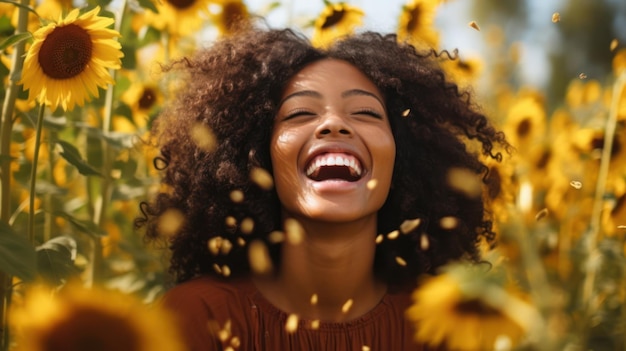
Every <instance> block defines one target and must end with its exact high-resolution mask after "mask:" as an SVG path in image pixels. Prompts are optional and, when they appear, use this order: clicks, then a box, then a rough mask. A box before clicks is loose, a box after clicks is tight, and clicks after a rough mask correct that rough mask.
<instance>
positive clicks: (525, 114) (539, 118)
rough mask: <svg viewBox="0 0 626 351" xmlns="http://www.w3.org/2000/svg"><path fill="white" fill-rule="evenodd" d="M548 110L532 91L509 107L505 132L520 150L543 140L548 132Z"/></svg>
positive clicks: (504, 127) (525, 151)
mask: <svg viewBox="0 0 626 351" xmlns="http://www.w3.org/2000/svg"><path fill="white" fill-rule="evenodd" d="M546 121H547V118H546V111H545V107H544V106H543V103H542V101H541V100H540V97H538V96H535V95H534V94H532V93H528V94H524V96H521V97H519V98H518V99H516V101H514V103H513V105H512V106H511V107H510V108H509V109H508V113H507V117H506V121H505V124H504V126H503V129H504V133H505V135H506V136H507V138H509V142H510V143H511V145H513V146H514V147H515V148H517V149H518V150H524V153H525V154H527V153H528V152H529V151H531V150H529V149H528V148H534V147H535V146H536V145H537V143H539V142H541V141H542V140H543V139H544V137H545V132H546V127H547V125H546Z"/></svg>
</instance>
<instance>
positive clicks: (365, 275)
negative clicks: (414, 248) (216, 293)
mask: <svg viewBox="0 0 626 351" xmlns="http://www.w3.org/2000/svg"><path fill="white" fill-rule="evenodd" d="M300 224H301V225H302V226H303V228H304V230H305V233H306V234H305V237H304V240H303V241H302V242H301V243H299V244H296V245H294V244H290V243H285V244H284V245H283V248H282V266H281V268H280V271H279V274H278V275H277V276H276V277H274V278H268V279H263V280H262V281H258V284H257V285H258V286H259V290H260V291H261V292H262V293H263V294H264V295H265V296H266V297H267V298H268V299H269V300H270V302H272V303H273V304H275V305H276V306H277V307H278V308H280V309H282V310H283V311H285V312H288V313H296V314H298V315H299V316H300V317H301V318H306V319H313V320H315V319H318V320H324V321H347V320H350V319H354V318H357V317H359V316H361V315H363V314H365V313H366V312H368V311H369V310H371V309H372V308H374V307H375V306H376V304H378V302H379V301H380V299H381V298H382V296H383V295H384V294H385V291H386V286H385V284H384V283H382V282H380V281H378V280H377V279H376V278H375V277H374V271H373V265H374V254H375V250H376V243H375V241H374V239H375V237H376V217H375V216H372V217H371V218H367V219H364V220H360V221H358V222H356V223H347V224H346V223H342V224H336V223H332V224H324V223H322V224H320V223H319V222H316V223H308V222H307V221H300ZM313 296H315V297H316V298H312V297H313ZM312 300H313V301H312ZM315 300H317V301H315Z"/></svg>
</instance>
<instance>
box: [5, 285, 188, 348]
mask: <svg viewBox="0 0 626 351" xmlns="http://www.w3.org/2000/svg"><path fill="white" fill-rule="evenodd" d="M103 301H106V303H103ZM10 317H11V318H10V321H11V323H12V324H13V327H14V328H15V330H16V334H17V335H16V336H17V340H16V341H17V345H18V347H17V351H20V350H28V351H54V350H64V351H79V350H90V349H92V348H93V347H94V346H95V345H98V350H119V351H153V350H164V351H182V350H183V346H182V343H181V341H180V340H181V339H180V335H179V333H178V332H177V328H176V326H175V324H174V322H173V317H172V316H171V315H170V314H169V313H168V312H167V311H165V310H163V309H160V308H157V306H152V307H149V306H146V305H144V304H143V303H142V302H141V301H139V300H138V299H136V298H135V297H134V296H132V295H126V294H122V293H119V292H114V291H109V290H104V289H97V288H94V289H86V288H82V287H80V286H78V285H71V284H70V285H68V286H66V287H64V288H63V289H62V290H61V291H60V292H58V294H57V293H53V292H51V290H49V289H46V288H45V287H43V286H35V287H32V288H30V289H27V290H26V291H25V298H24V301H23V303H22V304H21V305H20V306H18V307H15V305H14V306H13V309H12V311H11V315H10Z"/></svg>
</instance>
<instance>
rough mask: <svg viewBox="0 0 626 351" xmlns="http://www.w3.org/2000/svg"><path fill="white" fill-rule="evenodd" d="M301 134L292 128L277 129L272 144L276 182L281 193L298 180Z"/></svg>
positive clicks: (271, 150)
mask: <svg viewBox="0 0 626 351" xmlns="http://www.w3.org/2000/svg"><path fill="white" fill-rule="evenodd" d="M299 139H300V138H299V135H298V133H295V132H294V131H290V130H275V131H274V134H273V136H272V140H271V145H270V157H271V160H272V170H273V173H274V182H275V185H276V190H277V191H278V193H279V195H281V193H282V192H283V190H284V189H289V188H290V187H293V186H294V185H295V184H296V182H297V175H298V174H297V172H298V153H299V150H300V149H301V145H300V144H301V143H300V142H299Z"/></svg>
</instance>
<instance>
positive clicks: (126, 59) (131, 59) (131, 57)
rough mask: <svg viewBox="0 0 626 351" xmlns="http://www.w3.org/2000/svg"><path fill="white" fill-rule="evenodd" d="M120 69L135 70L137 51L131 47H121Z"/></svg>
mask: <svg viewBox="0 0 626 351" xmlns="http://www.w3.org/2000/svg"><path fill="white" fill-rule="evenodd" d="M122 53H123V54H124V56H123V57H122V68H124V69H136V68H137V50H136V48H135V46H132V45H122Z"/></svg>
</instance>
